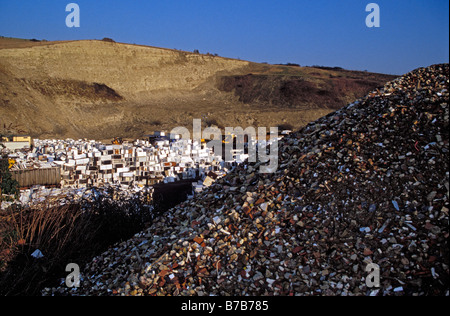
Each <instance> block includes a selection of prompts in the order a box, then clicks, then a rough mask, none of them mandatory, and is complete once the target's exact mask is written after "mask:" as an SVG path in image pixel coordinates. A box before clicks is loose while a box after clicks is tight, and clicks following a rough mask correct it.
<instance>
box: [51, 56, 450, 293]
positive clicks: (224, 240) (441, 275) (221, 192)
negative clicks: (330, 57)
mask: <svg viewBox="0 0 450 316" xmlns="http://www.w3.org/2000/svg"><path fill="white" fill-rule="evenodd" d="M448 75H449V65H448V64H443V65H434V66H431V67H428V68H421V69H418V70H415V71H413V72H411V73H409V74H406V75H405V76H403V77H401V78H398V79H396V80H394V81H392V82H390V83H387V84H386V85H385V86H384V88H383V89H379V90H377V91H374V92H372V93H370V94H369V95H368V96H366V97H365V98H363V99H360V100H358V101H356V102H355V103H352V104H350V105H349V106H347V107H345V108H343V109H341V110H339V111H337V112H335V113H332V114H330V115H328V116H326V117H324V118H322V119H319V120H317V121H315V122H313V123H311V124H309V125H308V126H306V127H305V128H304V129H302V130H301V131H299V132H296V133H293V134H291V135H289V136H288V137H285V138H284V139H283V140H281V141H280V143H279V166H280V167H279V168H278V170H277V172H276V173H274V174H259V173H257V172H253V170H255V169H256V167H257V166H258V164H259V163H256V164H254V163H252V164H249V165H247V164H242V165H239V166H237V167H236V169H235V170H234V171H233V172H231V173H229V174H228V175H226V176H225V177H223V178H221V179H218V180H217V181H216V182H215V183H214V184H212V185H211V186H210V187H208V188H207V189H205V190H204V191H203V192H202V193H201V194H199V195H198V196H196V197H194V198H193V199H191V200H189V201H186V202H184V203H182V204H180V205H178V206H177V207H175V208H173V209H171V210H170V211H168V212H167V213H165V214H164V216H162V217H161V218H160V219H159V220H157V221H155V223H154V225H153V226H152V227H150V228H149V229H147V230H145V231H143V232H141V233H139V234H136V235H135V236H134V237H133V238H132V239H130V240H127V241H125V242H123V243H120V244H117V245H115V246H114V247H112V248H110V249H109V250H108V251H106V252H105V253H103V254H102V255H99V256H97V257H96V258H94V259H93V260H92V261H91V262H90V263H89V264H88V265H87V266H86V267H85V268H84V270H83V271H82V273H83V279H82V280H83V281H82V282H81V287H80V288H72V289H69V288H67V287H65V286H61V287H59V288H47V289H45V290H44V291H43V294H44V295H156V296H158V295H199V296H207V295H223V296H228V295H232V296H235V295H238V296H245V295H340V296H347V295H367V296H369V295H370V296H375V295H445V293H447V295H448V290H449V246H448V237H449V218H448V209H449V189H448V187H449V186H448V183H449V171H448V170H449V165H448V163H449V159H448V158H449V155H448V148H449V133H448V127H449V126H448V125H449V124H448V116H449V105H448V99H449V93H448V88H449V77H448ZM250 167H251V168H250ZM369 264H375V265H378V267H379V275H380V287H379V288H374V287H370V286H369V285H368V282H366V278H367V277H368V272H366V267H367V266H368V265H369Z"/></svg>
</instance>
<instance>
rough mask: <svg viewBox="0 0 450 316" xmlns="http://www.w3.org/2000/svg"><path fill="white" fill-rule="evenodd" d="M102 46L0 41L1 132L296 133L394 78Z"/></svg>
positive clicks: (132, 135)
mask: <svg viewBox="0 0 450 316" xmlns="http://www.w3.org/2000/svg"><path fill="white" fill-rule="evenodd" d="M393 78H394V77H393V76H388V75H382V74H373V73H367V72H357V71H347V70H342V69H319V68H309V67H295V66H280V65H278V66H275V65H267V64H256V63H251V62H248V61H241V60H233V59H228V58H222V57H218V56H212V55H201V54H195V53H189V52H183V51H177V50H169V49H162V48H155V47H148V46H139V45H130V44H122V43H114V42H108V41H95V40H88V41H66V42H39V41H27V40H19V39H8V38H0V124H1V125H3V124H6V125H9V124H13V125H14V126H17V127H18V128H20V129H21V130H23V131H25V132H27V133H30V134H31V135H32V136H34V137H40V138H46V137H52V138H64V137H72V138H85V137H86V138H94V139H98V140H103V139H105V140H109V139H111V138H112V137H114V136H123V137H129V138H137V137H142V136H143V135H145V134H147V133H150V132H152V131H155V130H170V129H172V128H173V127H176V126H186V127H190V126H192V119H193V118H202V119H203V121H204V123H205V124H217V125H218V126H220V127H225V126H242V127H244V128H245V127H247V126H255V127H256V126H267V127H269V126H278V125H284V126H292V128H300V127H302V126H304V125H306V124H307V123H308V122H310V121H312V120H315V119H317V118H319V117H321V116H323V115H325V114H327V113H329V112H330V111H332V110H334V109H337V108H340V107H342V106H344V105H345V104H347V103H348V102H350V101H351V100H354V99H355V98H359V97H362V96H364V95H365V94H367V93H368V92H369V91H372V90H374V89H376V88H377V87H380V86H382V85H383V84H384V83H385V82H387V81H389V80H392V79H393Z"/></svg>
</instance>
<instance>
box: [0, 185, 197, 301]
mask: <svg viewBox="0 0 450 316" xmlns="http://www.w3.org/2000/svg"><path fill="white" fill-rule="evenodd" d="M191 187H192V186H191V182H185V183H178V184H171V185H159V186H157V187H156V188H155V193H156V196H157V199H156V200H155V201H153V202H151V203H148V198H147V197H146V196H138V197H136V198H133V199H130V200H120V199H113V198H108V197H99V198H98V199H97V200H94V201H92V200H91V201H82V202H81V203H79V204H70V205H62V206H61V205H59V206H50V205H40V206H39V207H35V208H33V209H24V208H22V207H18V206H13V207H12V208H11V209H10V210H8V212H7V214H0V223H2V225H1V226H2V227H0V233H1V238H0V254H1V255H0V261H1V264H0V269H1V270H0V295H1V296H37V295H40V292H41V290H42V289H43V288H45V287H55V286H59V285H60V284H63V283H64V282H65V277H66V276H67V275H68V274H69V273H70V272H66V271H65V270H66V266H67V265H68V264H69V263H76V264H78V265H79V266H80V268H81V269H82V267H83V266H84V265H85V264H86V263H87V262H89V261H90V260H92V258H93V257H95V256H97V255H99V254H101V253H102V252H104V251H105V250H106V249H108V247H111V246H112V245H114V244H116V243H118V242H121V241H124V240H127V239H129V238H131V237H132V236H133V235H134V234H136V233H138V232H140V231H142V230H145V229H146V228H148V227H149V226H150V225H151V224H152V222H153V220H154V219H155V217H157V216H158V215H161V214H162V213H164V212H165V211H166V210H167V209H168V208H170V207H172V206H174V203H179V202H178V201H180V202H182V201H184V200H185V199H186V197H187V194H189V193H190V191H189V190H190V189H191ZM37 249H39V251H40V252H41V253H42V255H43V257H41V258H35V257H34V256H32V254H33V252H35V251H36V250H37Z"/></svg>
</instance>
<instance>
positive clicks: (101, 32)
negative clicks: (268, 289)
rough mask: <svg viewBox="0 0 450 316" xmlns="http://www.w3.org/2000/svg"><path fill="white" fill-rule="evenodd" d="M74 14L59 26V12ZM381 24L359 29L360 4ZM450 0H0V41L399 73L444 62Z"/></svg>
mask: <svg viewBox="0 0 450 316" xmlns="http://www.w3.org/2000/svg"><path fill="white" fill-rule="evenodd" d="M70 2H75V3H77V4H78V5H79V6H80V9H81V27H80V28H67V27H66V25H65V19H66V16H67V15H68V13H67V12H65V7H66V5H67V4H68V3H70ZM370 2H375V3H377V4H378V5H379V6H380V9H381V27H380V28H368V27H366V24H365V19H366V16H367V15H368V14H369V13H367V12H366V11H365V8H366V5H367V4H368V3H370ZM448 12H449V1H448V0H278V1H275V0H129V1H124V0H95V1H94V0H40V1H37V0H20V1H18V0H0V35H2V36H8V37H19V38H37V39H47V40H75V39H102V38H104V37H110V38H113V39H114V40H116V41H118V42H127V43H136V44H142V45H151V46H158V47H166V48H177V49H182V50H186V51H193V50H194V49H198V50H200V52H202V53H206V52H210V53H217V54H219V55H220V56H224V57H231V58H240V59H244V60H250V61H256V62H269V63H287V62H291V63H298V64H301V65H309V66H310V65H323V66H340V67H344V68H347V69H356V70H369V71H374V72H382V73H392V74H399V75H400V74H404V73H406V72H409V71H411V70H413V69H415V68H418V67H423V66H428V65H431V64H435V63H442V62H448V61H449V48H448V47H449V13H448Z"/></svg>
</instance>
